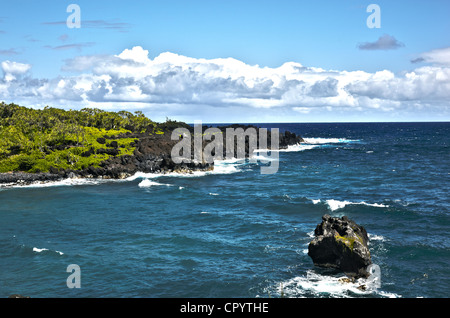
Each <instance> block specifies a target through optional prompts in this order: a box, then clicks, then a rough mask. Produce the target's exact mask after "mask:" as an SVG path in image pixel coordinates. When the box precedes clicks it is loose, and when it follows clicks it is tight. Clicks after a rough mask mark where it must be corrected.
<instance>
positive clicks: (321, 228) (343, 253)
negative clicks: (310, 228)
mask: <svg viewBox="0 0 450 318" xmlns="http://www.w3.org/2000/svg"><path fill="white" fill-rule="evenodd" d="M314 235H315V238H314V239H313V240H312V241H311V242H310V243H309V246H308V255H309V256H310V257H311V258H312V260H313V263H314V265H316V266H320V267H328V268H336V269H339V270H341V271H343V272H344V273H345V274H346V275H347V276H350V277H368V276H369V273H368V272H367V270H366V268H367V267H368V266H369V265H370V264H372V260H371V256H370V252H369V248H368V246H367V244H368V242H369V238H368V235H367V232H366V230H365V229H364V227H363V226H361V225H358V224H356V223H355V222H354V221H352V220H350V219H349V218H348V217H346V216H343V217H342V218H337V217H331V216H330V215H328V214H325V215H324V216H322V223H320V224H319V225H317V227H316V229H315V231H314Z"/></svg>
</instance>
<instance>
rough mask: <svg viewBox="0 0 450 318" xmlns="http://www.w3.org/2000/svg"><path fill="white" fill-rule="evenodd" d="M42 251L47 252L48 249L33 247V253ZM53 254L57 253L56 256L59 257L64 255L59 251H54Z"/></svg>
mask: <svg viewBox="0 0 450 318" xmlns="http://www.w3.org/2000/svg"><path fill="white" fill-rule="evenodd" d="M44 251H49V249H48V248H37V247H33V252H36V253H42V252H44ZM55 253H57V254H59V255H64V253H63V252H60V251H55Z"/></svg>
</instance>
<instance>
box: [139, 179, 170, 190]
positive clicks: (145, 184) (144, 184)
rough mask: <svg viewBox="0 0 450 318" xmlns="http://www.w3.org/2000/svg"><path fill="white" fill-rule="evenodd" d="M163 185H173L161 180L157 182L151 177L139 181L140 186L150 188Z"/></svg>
mask: <svg viewBox="0 0 450 318" xmlns="http://www.w3.org/2000/svg"><path fill="white" fill-rule="evenodd" d="M161 185H165V186H171V185H170V184H164V183H159V182H155V181H152V180H149V179H144V180H142V181H141V182H140V183H139V185H138V186H139V187H140V188H149V187H152V186H161Z"/></svg>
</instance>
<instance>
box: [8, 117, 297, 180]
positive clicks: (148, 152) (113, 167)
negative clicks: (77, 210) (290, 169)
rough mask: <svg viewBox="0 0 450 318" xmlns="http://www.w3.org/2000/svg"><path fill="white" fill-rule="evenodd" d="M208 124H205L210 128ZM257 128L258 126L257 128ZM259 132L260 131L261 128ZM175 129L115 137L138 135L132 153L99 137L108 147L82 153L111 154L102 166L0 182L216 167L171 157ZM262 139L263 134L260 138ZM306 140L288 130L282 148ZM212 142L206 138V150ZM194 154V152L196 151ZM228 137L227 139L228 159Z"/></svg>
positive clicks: (16, 175) (20, 174)
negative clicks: (129, 153) (185, 161)
mask: <svg viewBox="0 0 450 318" xmlns="http://www.w3.org/2000/svg"><path fill="white" fill-rule="evenodd" d="M228 127H230V128H243V129H244V130H246V129H248V128H249V127H254V128H255V129H256V127H255V126H246V125H238V124H237V125H232V126H223V127H219V129H221V131H222V132H224V133H225V131H226V128H228ZM207 128H208V127H206V126H205V127H203V129H204V130H206V129H207ZM189 130H190V131H191V133H194V128H193V127H189ZM256 130H257V129H256ZM257 131H258V130H257ZM171 133H172V132H171V131H164V133H163V134H154V135H149V134H145V133H127V134H125V135H123V136H115V137H116V138H121V137H122V138H135V139H134V141H133V143H132V146H133V147H136V148H135V150H134V153H133V154H132V155H122V156H120V150H119V147H118V143H117V141H111V142H109V141H108V140H107V138H99V139H97V141H98V142H99V143H101V144H104V145H105V148H100V149H97V150H94V148H93V147H91V148H90V149H89V150H87V151H85V152H83V153H81V154H80V156H81V157H89V156H91V155H95V154H103V153H105V154H108V155H110V156H111V157H110V158H109V159H107V160H105V161H103V162H102V163H100V166H99V167H93V166H90V167H87V168H85V169H83V170H71V169H56V168H54V167H51V168H50V171H49V173H24V172H14V173H2V174H0V184H2V183H3V184H4V183H23V184H28V183H32V182H38V181H56V180H60V179H64V178H74V177H82V178H103V179H124V178H126V177H129V176H131V175H133V174H135V173H136V172H145V173H164V172H187V173H189V172H192V171H208V170H213V169H214V164H213V163H207V162H194V161H192V162H189V163H184V162H183V163H179V164H178V163H175V162H174V161H173V160H172V158H171V152H172V149H173V147H174V146H175V145H176V144H177V143H178V142H179V140H172V139H171ZM258 138H259V137H258ZM191 141H192V146H194V138H191ZM234 142H235V145H234V149H235V156H236V154H237V153H236V151H237V146H238V145H237V140H236V139H235V141H234ZM270 142H271V132H270V130H268V131H267V143H268V148H270ZM300 142H303V139H302V138H301V137H300V136H298V135H296V134H295V133H291V132H288V131H286V132H284V133H280V134H279V149H285V148H287V147H288V146H289V145H295V144H298V143H300ZM208 143H209V141H205V140H203V145H202V146H203V149H204V147H205V145H206V144H208ZM251 155H252V154H251V153H250V150H249V143H248V140H247V142H246V143H245V157H246V158H249V157H250V156H251ZM192 156H193V151H192ZM225 156H226V153H225V140H224V158H225Z"/></svg>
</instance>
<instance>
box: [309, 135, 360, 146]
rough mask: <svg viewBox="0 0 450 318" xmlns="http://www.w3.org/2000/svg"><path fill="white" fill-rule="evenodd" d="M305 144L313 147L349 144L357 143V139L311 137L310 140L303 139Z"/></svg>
mask: <svg viewBox="0 0 450 318" xmlns="http://www.w3.org/2000/svg"><path fill="white" fill-rule="evenodd" d="M303 140H304V141H305V143H307V144H313V145H322V144H340V143H351V142H358V141H360V140H359V139H347V138H321V137H311V138H303Z"/></svg>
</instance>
